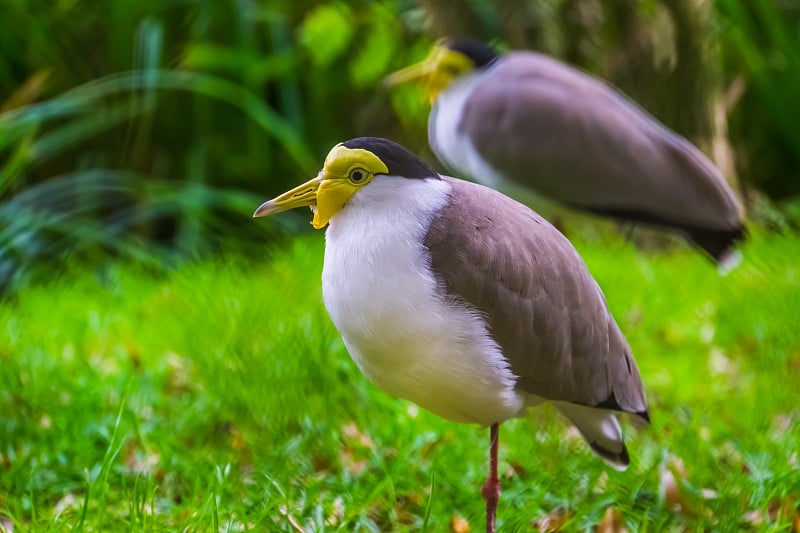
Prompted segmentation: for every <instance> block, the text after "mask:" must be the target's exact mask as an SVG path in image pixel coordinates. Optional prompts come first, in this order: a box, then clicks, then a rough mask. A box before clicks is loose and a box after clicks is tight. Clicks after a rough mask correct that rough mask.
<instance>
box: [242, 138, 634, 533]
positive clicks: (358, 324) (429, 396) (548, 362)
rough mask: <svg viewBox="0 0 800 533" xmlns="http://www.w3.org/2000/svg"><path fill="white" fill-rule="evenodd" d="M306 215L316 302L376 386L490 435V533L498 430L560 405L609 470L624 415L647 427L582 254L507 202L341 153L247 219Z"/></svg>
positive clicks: (411, 160)
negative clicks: (316, 236) (314, 259)
mask: <svg viewBox="0 0 800 533" xmlns="http://www.w3.org/2000/svg"><path fill="white" fill-rule="evenodd" d="M302 206H309V207H311V210H312V211H313V213H314V216H313V221H312V225H313V226H314V227H315V228H317V229H322V228H324V227H325V226H326V225H327V226H328V228H327V230H326V233H325V260H324V267H323V271H322V296H323V300H324V302H325V307H326V308H327V310H328V313H329V314H330V317H331V319H332V321H333V323H334V325H335V326H336V328H337V330H338V331H339V333H340V334H341V335H342V338H343V339H344V343H345V346H346V347H347V350H348V351H349V353H350V355H351V357H352V358H353V360H354V361H355V363H356V364H357V365H358V367H359V368H360V369H361V371H362V372H363V373H364V374H366V376H367V377H368V378H369V379H370V380H371V381H373V382H374V383H375V384H376V385H378V386H379V387H381V388H382V389H384V390H385V391H386V392H388V393H390V394H392V395H395V396H399V397H401V398H405V399H407V400H410V401H412V402H415V403H416V404H418V405H420V406H421V407H423V408H425V409H428V410H429V411H432V412H433V413H435V414H437V415H439V416H441V417H443V418H445V419H448V420H452V421H454V422H463V423H474V424H479V425H481V426H487V427H490V428H491V434H490V450H491V451H490V473H489V477H488V479H487V482H486V485H485V486H484V487H483V490H482V493H483V496H484V497H485V499H486V510H487V511H486V512H487V531H494V523H495V512H496V511H495V510H496V505H497V500H498V497H499V493H500V489H499V483H498V480H497V443H498V427H499V424H500V423H502V422H503V421H505V420H508V419H510V418H514V417H519V416H522V414H523V412H524V411H525V408H527V407H529V406H535V405H537V404H540V403H542V402H551V403H553V404H554V405H555V407H556V408H557V409H558V410H559V411H560V412H561V413H563V414H564V415H565V416H566V417H567V418H568V419H569V420H570V421H572V423H573V424H574V425H575V426H576V427H577V428H578V430H579V431H580V432H581V434H582V435H583V436H584V437H585V438H586V440H587V442H588V443H589V445H590V446H591V447H592V449H594V451H595V452H597V453H598V454H599V455H601V456H602V457H603V458H605V459H606V460H607V461H608V462H610V463H611V464H612V465H614V466H616V467H619V468H624V467H625V466H627V464H628V452H627V450H626V448H625V444H624V442H623V438H622V432H621V430H620V425H619V423H618V421H617V419H616V417H615V415H614V413H615V412H622V413H630V414H631V415H632V417H633V419H634V421H636V420H638V421H641V422H648V421H649V415H648V411H647V402H646V400H645V395H644V391H643V390H642V381H641V378H640V376H639V370H638V369H637V367H636V363H635V362H634V359H633V354H632V353H631V349H630V347H629V346H628V343H627V342H626V340H625V337H624V336H623V335H622V333H621V332H620V329H619V327H618V326H617V324H616V322H615V321H614V319H613V317H612V316H611V313H610V312H609V310H608V307H607V305H606V301H605V298H604V296H603V293H602V291H601V290H600V287H599V286H598V285H597V283H596V282H595V281H594V279H593V278H592V276H591V275H590V274H589V271H588V270H587V268H586V266H585V265H584V263H583V261H582V260H581V258H580V256H579V255H578V253H577V252H576V251H575V249H574V248H573V247H572V245H571V244H570V243H569V241H568V240H567V239H566V238H565V237H564V236H562V235H561V233H560V232H559V231H558V230H556V229H555V228H554V227H553V226H551V225H550V224H549V223H548V222H547V221H546V220H544V219H543V218H541V217H540V216H538V215H537V214H536V213H534V212H533V211H532V210H531V209H529V208H528V207H526V206H524V205H522V204H521V203H518V202H517V201H515V200H512V199H511V198H509V197H507V196H505V195H503V194H501V193H499V192H497V191H494V190H492V189H490V188H487V187H484V186H482V185H479V184H475V183H472V182H468V181H462V180H459V179H454V178H451V177H447V176H441V175H439V174H437V173H436V171H434V170H433V169H432V168H431V167H430V166H429V165H428V164H426V163H424V162H423V161H421V160H420V159H418V158H417V157H416V156H415V155H414V154H412V153H411V152H410V151H408V150H407V149H406V148H404V147H402V146H401V145H399V144H397V143H395V142H392V141H389V140H386V139H380V138H374V137H361V138H357V139H352V140H350V141H347V142H344V143H341V144H338V145H336V146H335V147H334V148H333V149H332V150H331V151H330V153H329V154H328V156H327V158H326V159H325V163H324V166H323V168H322V170H321V171H320V172H319V173H318V174H317V176H316V177H315V178H314V179H312V180H310V181H308V182H306V183H304V184H302V185H300V186H299V187H296V188H294V189H292V190H291V191H289V192H287V193H285V194H282V195H281V196H278V197H277V198H275V199H273V200H270V201H268V202H266V203H264V204H263V205H261V206H260V207H259V208H258V209H257V210H256V212H255V214H254V215H253V216H255V217H261V216H267V215H272V214H275V213H279V212H281V211H285V210H287V209H292V208H296V207H302Z"/></svg>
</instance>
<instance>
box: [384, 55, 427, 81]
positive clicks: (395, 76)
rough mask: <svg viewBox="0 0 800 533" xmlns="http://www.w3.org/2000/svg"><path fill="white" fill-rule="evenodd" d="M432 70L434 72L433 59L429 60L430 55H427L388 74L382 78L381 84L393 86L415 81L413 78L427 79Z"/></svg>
mask: <svg viewBox="0 0 800 533" xmlns="http://www.w3.org/2000/svg"><path fill="white" fill-rule="evenodd" d="M433 72H434V64H433V61H431V57H430V56H429V57H426V58H425V59H423V60H422V61H420V62H419V63H416V64H414V65H411V66H408V67H406V68H404V69H401V70H398V71H397V72H393V73H391V74H389V75H388V76H386V77H385V78H384V79H383V84H384V85H385V86H386V87H394V86H396V85H400V84H402V83H408V82H410V81H415V80H422V81H427V79H428V78H430V77H431V74H433Z"/></svg>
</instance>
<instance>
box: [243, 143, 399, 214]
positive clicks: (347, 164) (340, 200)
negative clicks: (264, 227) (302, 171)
mask: <svg viewBox="0 0 800 533" xmlns="http://www.w3.org/2000/svg"><path fill="white" fill-rule="evenodd" d="M386 173H388V168H387V167H386V164H384V162H383V161H381V160H380V158H379V157H378V156H376V155H375V154H373V153H372V152H370V151H369V150H364V149H361V148H347V147H346V146H344V145H343V144H337V145H336V146H334V147H333V149H332V150H331V151H330V152H329V153H328V156H327V157H326V158H325V164H324V165H323V167H322V170H321V171H320V173H319V174H318V175H317V177H316V178H313V179H311V180H309V181H307V182H306V183H303V184H302V185H299V186H297V187H295V188H294V189H292V190H290V191H287V192H285V193H283V194H282V195H280V196H278V197H276V198H273V199H272V200H270V201H268V202H264V203H263V204H261V206H260V207H259V208H258V209H256V212H255V213H254V214H253V216H254V217H261V216H269V215H273V214H275V213H280V212H281V211H286V210H288V209H294V208H296V207H303V206H309V207H311V208H312V210H313V211H314V218H313V220H312V221H311V225H312V226H314V228H315V229H322V228H324V227H325V226H326V225H327V224H328V222H330V220H331V218H333V217H334V216H335V215H336V214H337V213H338V212H339V211H341V210H342V208H343V207H344V206H345V205H347V202H349V201H350V199H351V198H352V197H353V195H354V194H356V192H358V190H359V189H361V187H364V186H365V185H367V184H368V183H369V182H370V181H372V178H373V177H374V176H375V174H386Z"/></svg>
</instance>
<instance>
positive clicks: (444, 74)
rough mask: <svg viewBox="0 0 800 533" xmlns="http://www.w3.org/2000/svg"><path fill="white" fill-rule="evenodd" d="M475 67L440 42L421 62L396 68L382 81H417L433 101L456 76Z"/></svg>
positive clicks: (463, 56) (391, 82) (392, 83)
mask: <svg viewBox="0 0 800 533" xmlns="http://www.w3.org/2000/svg"><path fill="white" fill-rule="evenodd" d="M474 69H475V63H474V62H473V61H472V60H471V59H470V58H469V57H467V56H466V55H464V54H462V53H460V52H456V51H455V50H450V49H449V48H447V47H446V46H444V45H442V44H437V45H436V46H434V47H433V49H432V50H431V52H430V54H428V57H426V58H425V59H423V60H422V61H421V62H419V63H417V64H415V65H411V66H409V67H406V68H404V69H402V70H398V71H397V72H394V73H392V74H390V75H389V76H387V77H386V79H385V80H384V83H386V84H387V85H389V86H393V85H398V84H401V83H406V82H410V81H419V82H421V83H422V84H423V85H424V86H425V89H426V90H427V92H428V98H429V99H430V101H431V103H433V102H434V101H435V100H436V98H437V97H438V96H439V93H441V92H442V91H444V90H445V89H447V87H448V86H449V85H450V84H451V83H453V81H455V80H457V79H458V78H460V77H462V76H464V75H465V74H468V73H469V72H471V71H473V70H474Z"/></svg>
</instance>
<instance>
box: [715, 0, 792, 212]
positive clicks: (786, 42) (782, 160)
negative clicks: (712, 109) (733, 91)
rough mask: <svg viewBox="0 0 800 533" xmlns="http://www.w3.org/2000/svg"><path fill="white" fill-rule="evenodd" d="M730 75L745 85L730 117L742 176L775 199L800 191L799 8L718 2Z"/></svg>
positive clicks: (782, 4) (736, 0) (730, 0)
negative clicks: (744, 89) (799, 118)
mask: <svg viewBox="0 0 800 533" xmlns="http://www.w3.org/2000/svg"><path fill="white" fill-rule="evenodd" d="M717 1H718V5H719V9H720V13H721V23H722V29H721V31H720V35H721V36H722V38H723V42H724V45H725V46H724V49H725V51H726V53H727V58H726V59H727V64H728V68H729V70H730V75H731V76H741V77H742V79H744V80H746V81H745V83H746V84H747V85H748V87H747V90H746V91H745V93H744V95H743V99H742V101H741V102H740V103H739V105H737V106H735V107H734V109H733V112H732V113H731V124H732V125H731V127H732V129H733V138H734V140H735V142H736V144H737V145H738V148H739V149H740V150H739V153H740V159H741V161H740V164H741V166H742V172H743V173H744V175H746V176H747V178H748V180H750V181H751V182H752V183H754V184H755V185H756V186H757V187H758V188H759V189H761V190H763V191H764V192H766V193H768V194H769V195H771V196H773V197H778V198H786V197H790V196H796V195H797V194H798V192H799V191H800V128H798V127H797V117H800V97H799V96H798V95H800V3H798V2H769V1H766V0H762V1H751V2H742V1H741V0H717Z"/></svg>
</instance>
